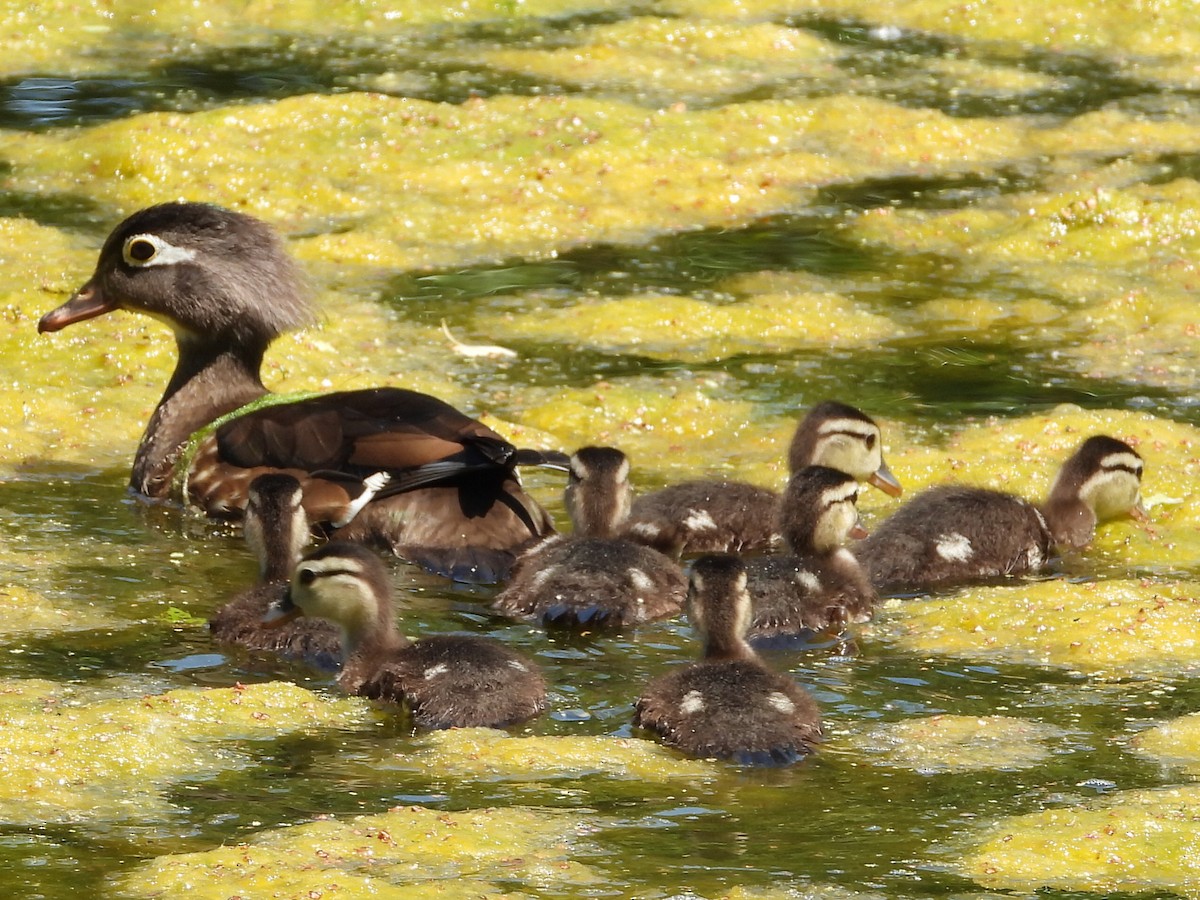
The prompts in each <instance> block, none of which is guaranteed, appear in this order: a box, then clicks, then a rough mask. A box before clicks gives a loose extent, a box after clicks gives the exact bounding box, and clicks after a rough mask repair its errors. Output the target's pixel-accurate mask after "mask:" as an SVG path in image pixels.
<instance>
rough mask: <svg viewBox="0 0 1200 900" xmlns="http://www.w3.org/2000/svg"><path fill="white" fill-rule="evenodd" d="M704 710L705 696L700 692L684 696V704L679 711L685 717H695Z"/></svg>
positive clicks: (692, 692) (690, 692) (688, 693)
mask: <svg viewBox="0 0 1200 900" xmlns="http://www.w3.org/2000/svg"><path fill="white" fill-rule="evenodd" d="M703 709H704V695H703V694H701V693H700V692H699V691H688V692H687V693H686V694H684V695H683V702H682V703H680V704H679V711H680V712H681V713H683V714H684V715H685V716H690V715H694V714H695V713H698V712H701V711H702V710H703Z"/></svg>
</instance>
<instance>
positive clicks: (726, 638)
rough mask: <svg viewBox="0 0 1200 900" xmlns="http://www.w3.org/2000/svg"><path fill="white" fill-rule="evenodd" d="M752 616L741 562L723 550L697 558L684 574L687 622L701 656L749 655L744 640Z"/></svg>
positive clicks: (751, 653) (750, 652)
mask: <svg viewBox="0 0 1200 900" xmlns="http://www.w3.org/2000/svg"><path fill="white" fill-rule="evenodd" d="M752 615H753V607H752V605H751V600H750V592H749V590H747V587H746V567H745V565H743V564H742V561H741V560H740V559H738V557H736V556H733V555H731V554H727V553H710V554H708V555H706V556H700V557H697V558H696V560H695V562H693V563H692V571H691V574H690V576H689V577H688V621H689V622H690V623H691V625H692V628H694V629H695V630H696V634H697V636H699V637H700V639H701V641H703V643H704V656H705V658H706V659H735V658H739V657H747V656H752V655H753V651H752V650H751V649H750V647H749V645H748V644H747V643H746V632H747V630H748V629H749V628H750V622H751V618H752Z"/></svg>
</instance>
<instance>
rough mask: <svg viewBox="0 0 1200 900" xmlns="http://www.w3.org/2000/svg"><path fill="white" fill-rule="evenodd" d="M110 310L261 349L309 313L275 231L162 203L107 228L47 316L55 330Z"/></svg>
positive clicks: (242, 218) (206, 209) (216, 212)
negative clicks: (69, 291)
mask: <svg viewBox="0 0 1200 900" xmlns="http://www.w3.org/2000/svg"><path fill="white" fill-rule="evenodd" d="M114 309H128V310H131V311H135V312H142V313H145V314H146V315H149V316H153V317H154V318H156V319H159V320H161V321H163V322H165V323H166V324H167V325H169V326H170V327H171V329H172V330H173V331H174V332H175V335H176V338H177V340H178V341H179V343H180V344H181V345H186V344H195V343H216V344H220V345H229V346H245V347H253V348H262V347H266V345H267V344H269V343H270V342H271V341H272V340H273V339H274V338H275V337H277V336H279V335H280V334H282V333H283V332H285V331H289V330H291V329H293V328H297V327H300V326H301V325H304V324H306V323H307V322H308V321H309V320H310V319H311V317H312V313H311V310H310V307H309V305H308V300H307V297H306V291H305V288H304V282H303V279H302V277H301V275H300V271H299V269H298V268H297V267H296V265H295V263H294V262H292V260H291V258H290V257H289V256H288V254H287V252H286V251H285V250H284V248H283V244H282V242H281V241H280V239H279V237H278V235H277V234H276V233H275V231H274V230H273V229H272V228H271V227H270V226H269V225H267V224H266V223H265V222H261V221H259V220H258V219H255V218H253V217H252V216H247V215H245V214H243V213H238V212H233V211H232V210H228V209H224V208H222V207H219V206H213V205H211V204H208V203H162V204H159V205H158V206H151V207H148V208H146V209H143V210H141V211H139V212H136V213H134V214H133V215H131V216H130V217H129V218H127V219H126V220H125V221H124V222H122V223H121V224H120V225H118V226H117V227H116V228H115V229H113V231H112V233H111V234H110V235H109V236H108V239H107V240H106V241H105V242H104V247H103V248H102V249H101V251H100V257H99V259H98V260H97V262H96V271H95V272H94V273H93V274H92V277H91V279H90V280H89V281H88V282H87V284H85V285H84V286H83V287H81V288H80V289H79V290H78V291H76V292H75V294H74V296H72V297H71V299H70V300H68V301H67V302H66V303H64V304H63V305H62V306H60V307H58V308H57V309H55V310H53V311H51V312H49V313H47V314H46V315H45V316H43V317H42V320H41V321H40V322H39V323H38V331H58V330H59V329H60V328H65V327H66V326H68V325H71V324H74V323H75V322H81V321H83V320H84V319H91V318H94V317H95V316H99V315H103V314H104V313H107V312H111V311H112V310H114Z"/></svg>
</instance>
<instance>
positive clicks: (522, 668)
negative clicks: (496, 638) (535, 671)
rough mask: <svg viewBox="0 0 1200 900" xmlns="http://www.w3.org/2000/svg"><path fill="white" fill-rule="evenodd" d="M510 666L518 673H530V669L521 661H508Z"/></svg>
mask: <svg viewBox="0 0 1200 900" xmlns="http://www.w3.org/2000/svg"><path fill="white" fill-rule="evenodd" d="M508 665H509V668H512V669H516V670H517V671H518V672H528V671H529V669H528V668H527V667H526V666H525V663H523V662H521V661H520V660H519V659H510V660H509V661H508Z"/></svg>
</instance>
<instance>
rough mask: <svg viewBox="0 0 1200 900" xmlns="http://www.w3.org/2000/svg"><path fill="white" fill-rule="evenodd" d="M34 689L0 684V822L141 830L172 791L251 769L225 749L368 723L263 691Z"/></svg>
mask: <svg viewBox="0 0 1200 900" xmlns="http://www.w3.org/2000/svg"><path fill="white" fill-rule="evenodd" d="M71 695H72V689H71V688H68V687H65V686H62V685H57V684H53V683H51V682H43V681H32V682H23V681H9V682H4V683H2V684H0V721H3V723H4V741H3V743H2V744H0V821H3V822H7V823H9V824H15V825H33V824H41V825H44V824H46V823H69V822H92V823H94V822H114V821H124V822H134V823H140V822H146V821H154V820H158V819H162V818H163V817H165V816H166V815H168V814H169V813H170V812H171V811H172V807H171V805H170V804H169V803H168V802H167V800H166V798H165V796H164V794H165V792H166V791H167V790H168V789H169V788H170V787H171V786H172V785H174V784H177V783H179V782H181V781H184V780H188V779H198V778H206V777H211V776H213V775H215V774H217V773H218V772H221V771H225V770H228V769H235V768H242V767H245V766H248V765H250V764H251V761H250V758H249V757H248V756H247V755H246V754H245V753H243V752H240V751H237V750H234V749H232V748H231V747H229V746H228V744H229V743H230V742H233V741H254V740H266V739H270V738H273V737H277V736H279V735H283V734H289V733H291V732H295V731H300V730H308V729H314V728H328V727H337V726H353V725H356V724H360V723H363V722H365V721H369V719H370V717H371V713H370V711H369V709H368V708H367V707H366V706H365V705H364V704H362V703H361V702H359V701H356V700H336V701H330V700H323V699H321V698H319V697H318V696H316V695H315V694H313V693H312V692H310V691H307V690H305V689H304V688H300V687H296V686H294V685H291V684H283V683H270V684H256V685H248V686H244V687H242V686H239V687H233V688H215V689H210V690H195V689H180V690H174V691H168V692H167V693H165V694H155V695H146V696H141V697H133V698H119V699H117V698H110V699H101V700H96V701H94V702H86V703H82V704H78V703H76V702H73V701H72V699H71Z"/></svg>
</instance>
